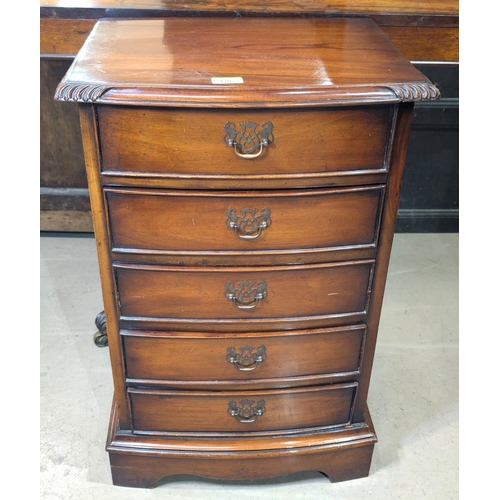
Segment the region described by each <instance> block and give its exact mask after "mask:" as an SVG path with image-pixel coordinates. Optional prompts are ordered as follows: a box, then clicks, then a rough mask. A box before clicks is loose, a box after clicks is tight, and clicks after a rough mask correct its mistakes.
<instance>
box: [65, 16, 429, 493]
mask: <svg viewBox="0 0 500 500" xmlns="http://www.w3.org/2000/svg"><path fill="white" fill-rule="evenodd" d="M438 98H439V91H438V90H437V89H436V87H435V86H433V85H432V84H431V83H430V82H429V81H427V80H426V79H425V77H423V76H422V75H421V74H420V73H419V72H418V71H417V70H416V69H415V68H414V67H413V66H412V65H411V64H410V63H409V62H408V61H407V60H406V59H405V58H404V57H403V56H402V55H401V53H399V52H398V51H397V50H396V49H395V48H394V46H393V45H392V44H391V43H390V41H389V40H388V39H387V38H386V37H385V35H384V34H383V33H382V32H381V31H380V30H379V29H378V28H377V27H376V25H375V24H374V23H373V22H372V21H370V20H368V19H342V18H338V19H277V18H275V19H257V18H256V19H252V18H245V19H182V18H181V19H157V20H136V21H130V20H127V21H111V20H109V21H100V22H99V23H98V24H97V25H96V27H95V28H94V30H93V31H92V33H91V35H90V36H89V38H88V39H87V42H86V43H85V45H84V46H83V48H82V49H81V51H80V53H79V54H78V56H77V58H76V60H75V62H74V64H73V65H72V67H71V68H70V70H69V72H68V74H67V75H66V76H65V78H64V80H63V81H62V82H61V84H60V85H59V87H58V89H57V93H56V99H59V100H67V101H76V102H78V103H80V116H81V125H82V133H83V143H84V150H85V160H86V166H87V175H88V181H89V187H90V193H91V202H92V213H93V219H94V228H95V237H96V242H97V252H98V258H99V267H100V273H101V281H102V291H103V300H104V308H105V316H106V328H107V333H108V339H109V348H110V356H111V364H112V373H113V381H114V389H115V397H114V403H113V410H112V414H111V422H110V431H109V436H108V443H107V450H108V452H109V456H110V462H111V469H112V475H113V481H114V483H115V484H118V485H126V486H139V487H152V486H154V485H155V483H156V482H157V481H158V480H159V479H161V478H162V477H164V476H167V475H170V474H178V473H185V474H196V475H200V476H206V477H212V478H224V479H250V478H263V477H272V476H278V475H282V474H287V473H291V472H296V471H302V470H318V471H321V472H323V473H325V474H326V475H327V476H328V477H329V478H330V480H331V481H341V480H346V479H352V478H356V477H362V476H366V475H367V474H368V472H369V467H370V461H371V456H372V451H373V446H374V444H375V442H376V435H375V431H374V428H373V425H372V422H371V420H370V416H369V413H368V409H367V407H366V400H367V394H368V386H369V380H370V373H371V367H372V362H373V357H374V351H375V345H376V338H377V330H378V323H379V318H380V313H381V307H382V298H383V292H384V287H385V280H386V274H387V267H388V263H389V254H390V249H391V243H392V238H393V234H394V225H395V220H396V213H397V207H398V199H399V190H400V185H401V176H402V172H403V167H404V162H405V155H406V146H407V140H408V133H409V126H410V120H411V114H412V107H413V102H414V101H415V100H423V99H424V100H425V99H429V100H430V99H438Z"/></svg>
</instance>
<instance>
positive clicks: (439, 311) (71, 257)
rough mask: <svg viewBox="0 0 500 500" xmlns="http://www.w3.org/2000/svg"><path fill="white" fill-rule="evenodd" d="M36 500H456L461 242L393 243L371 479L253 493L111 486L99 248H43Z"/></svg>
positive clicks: (247, 488)
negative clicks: (99, 330) (99, 338)
mask: <svg viewBox="0 0 500 500" xmlns="http://www.w3.org/2000/svg"><path fill="white" fill-rule="evenodd" d="M40 248H41V306H40V307H41V361H40V365H41V378H40V381H41V394H40V402H41V413H40V430H41V436H40V458H41V474H40V478H41V490H40V491H41V498H42V499H44V500H49V499H50V500H52V499H64V500H70V499H78V500H87V499H96V500H97V499H106V500H115V499H153V498H168V499H177V498H183V499H184V498H187V499H195V498H196V499H199V500H204V499H229V498H231V499H234V498H237V499H238V500H244V499H252V500H255V499H281V498H287V499H290V498H300V499H316V500H317V499H323V498H325V499H326V498H329V499H330V498H331V499H339V500H340V499H349V500H350V499H353V500H354V499H355V500H362V499H373V500H375V499H383V500H391V499H396V498H397V499H424V498H425V499H426V500H434V499H436V500H445V499H456V498H458V235H457V234H430V235H419V234H413V235H411V234H405V235H403V234H397V235H396V237H395V242H394V246H393V252H392V260H391V266H390V270H389V278H388V283H387V288H386V296H385V302H384V308H383V312H382V321H381V326H380V332H379V341H378V344H377V352H376V357H375V365H374V370H373V376H372V382H371V386H370V393H369V398H368V401H369V406H370V411H371V414H372V418H373V421H374V424H375V429H376V431H377V434H378V438H379V443H378V444H377V445H376V446H375V452H374V456H373V461H372V468H371V474H370V476H369V477H368V478H364V479H358V480H355V481H350V482H344V483H337V484H331V483H330V482H329V481H328V480H327V479H326V478H325V477H324V476H322V475H321V474H319V473H316V472H307V473H301V474H291V475H289V476H285V477H282V478H278V479H273V480H268V481H253V482H248V481H247V482H242V483H240V482H221V481H211V480H206V479H201V478H195V477H192V476H174V477H173V478H171V479H168V480H164V481H163V482H162V483H161V484H160V486H158V487H157V488H156V489H153V490H137V489H131V488H122V487H115V486H113V485H112V484H111V475H110V471H109V464H108V458H107V454H106V452H105V450H104V446H105V439H106V433H107V427H108V418H109V411H110V404H111V397H112V382H111V373H110V368H109V362H108V350H107V348H98V347H96V346H95V345H94V343H93V340H92V337H93V334H94V332H95V327H94V324H93V321H94V318H95V316H96V314H97V313H98V312H99V311H100V310H101V309H102V300H101V295H100V294H101V292H100V284H99V273H98V269H97V260H96V252H95V246H94V240H93V239H92V238H89V237H68V236H62V237H57V236H43V237H42V238H41V247H40Z"/></svg>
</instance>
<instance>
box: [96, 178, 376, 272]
mask: <svg viewBox="0 0 500 500" xmlns="http://www.w3.org/2000/svg"><path fill="white" fill-rule="evenodd" d="M105 194H106V200H107V207H108V213H109V217H110V219H111V235H112V242H113V251H114V252H119V253H122V254H123V257H124V258H127V259H132V258H133V255H134V254H138V253H139V254H140V253H147V254H174V255H177V256H178V257H179V258H182V256H183V255H185V254H188V255H189V254H191V255H193V254H195V255H197V254H199V255H200V257H201V258H205V259H206V260H207V262H210V259H209V258H210V257H211V255H212V254H213V253H216V254H225V255H227V256H228V257H229V256H233V255H234V254H235V253H239V254H240V255H241V257H242V259H244V256H245V255H246V254H247V253H248V252H249V251H250V252H256V253H257V254H258V255H259V257H260V258H261V263H264V262H265V260H262V259H265V257H266V253H269V252H270V251H273V252H276V251H278V252H280V253H284V252H292V253H298V252H301V253H302V252H307V251H309V252H311V251H314V252H320V251H322V250H323V251H330V250H331V249H332V248H338V249H342V248H345V247H349V248H353V247H365V248H366V247H374V246H376V242H377V236H378V221H379V218H380V213H381V204H382V201H383V194H384V187H383V186H373V187H368V188H349V189H335V190H331V189H330V190H314V191H292V192H288V191H270V192H261V191H254V192H196V193H193V192H192V191H165V190H145V189H142V190H140V189H138V190H131V189H128V190H127V189H112V188H106V189H105ZM248 209H252V210H253V212H250V211H249V210H248ZM243 211H245V212H243ZM235 218H236V220H235ZM234 220H235V222H234V223H235V227H234V228H231V223H232V222H233V221H234ZM243 221H247V222H243ZM240 226H242V228H243V230H242V229H240Z"/></svg>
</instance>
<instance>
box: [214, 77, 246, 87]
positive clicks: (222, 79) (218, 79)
mask: <svg viewBox="0 0 500 500" xmlns="http://www.w3.org/2000/svg"><path fill="white" fill-rule="evenodd" d="M212 83H213V84H215V85H217V84H218V85H220V84H221V83H243V78H241V76H214V77H212Z"/></svg>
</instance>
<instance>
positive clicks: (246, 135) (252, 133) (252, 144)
mask: <svg viewBox="0 0 500 500" xmlns="http://www.w3.org/2000/svg"><path fill="white" fill-rule="evenodd" d="M258 126H259V125H258V124H257V123H255V122H243V123H240V129H241V130H237V129H236V125H235V124H234V123H233V122H227V123H226V124H225V125H224V130H225V132H226V133H225V135H224V142H225V143H226V144H227V145H228V146H229V147H232V148H234V152H235V154H236V156H238V157H240V158H244V159H245V160H253V159H254V158H258V157H259V156H260V155H261V154H262V153H263V152H264V148H265V147H267V146H269V144H272V142H273V141H274V135H273V130H274V125H273V124H272V123H271V122H264V123H263V124H262V128H261V129H260V130H259V131H257V130H256V129H257V127H258Z"/></svg>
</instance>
